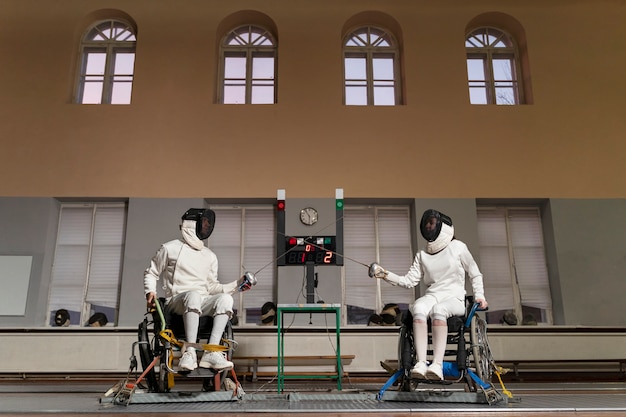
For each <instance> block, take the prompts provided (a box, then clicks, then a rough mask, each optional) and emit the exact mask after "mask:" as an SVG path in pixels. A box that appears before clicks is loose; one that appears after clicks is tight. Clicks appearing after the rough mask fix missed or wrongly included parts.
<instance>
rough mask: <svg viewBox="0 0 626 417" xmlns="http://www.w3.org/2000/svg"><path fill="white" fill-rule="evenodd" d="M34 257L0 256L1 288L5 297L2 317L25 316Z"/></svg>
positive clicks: (0, 304)
mask: <svg viewBox="0 0 626 417" xmlns="http://www.w3.org/2000/svg"><path fill="white" fill-rule="evenodd" d="M32 263H33V257H32V256H0V288H2V292H3V293H4V295H5V296H3V297H2V300H3V301H2V302H1V303H0V316H23V315H24V314H26V299H27V297H28V284H29V283H30V268H31V265H32Z"/></svg>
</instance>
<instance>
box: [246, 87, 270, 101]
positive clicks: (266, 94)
mask: <svg viewBox="0 0 626 417" xmlns="http://www.w3.org/2000/svg"><path fill="white" fill-rule="evenodd" d="M251 103H252V104H272V103H274V86H273V85H268V86H258V85H255V86H253V87H252V98H251Z"/></svg>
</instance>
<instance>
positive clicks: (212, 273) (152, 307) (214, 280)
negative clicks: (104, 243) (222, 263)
mask: <svg viewBox="0 0 626 417" xmlns="http://www.w3.org/2000/svg"><path fill="white" fill-rule="evenodd" d="M214 227H215V212H213V211H212V210H210V209H197V208H191V209H189V210H187V211H186V212H185V213H184V214H183V216H182V225H181V232H182V238H180V239H175V240H171V241H169V242H166V243H164V244H162V245H161V247H160V248H159V249H158V251H157V252H156V254H155V255H154V257H153V258H152V259H151V261H150V265H149V267H148V268H147V269H146V270H145V272H144V292H145V296H146V303H147V307H148V310H149V311H151V312H152V315H153V317H154V318H155V319H154V328H155V329H154V330H155V336H154V339H155V340H154V342H153V343H152V345H151V344H150V343H149V342H147V341H146V340H145V339H147V338H148V336H147V334H146V333H147V330H146V329H145V327H146V325H145V324H144V325H143V329H142V325H141V324H140V329H139V338H140V343H141V342H142V341H141V339H144V343H143V344H142V345H140V353H141V354H142V358H141V359H142V364H143V365H144V369H145V368H146V364H145V363H144V362H146V361H147V359H150V358H152V357H153V356H156V355H161V356H162V357H161V360H162V362H164V363H162V368H161V369H162V370H163V371H165V372H162V373H167V371H169V372H170V373H177V374H181V375H186V374H191V373H197V372H196V371H201V370H203V369H206V370H207V371H208V372H209V373H208V374H207V373H204V375H205V376H206V375H213V374H216V373H220V372H224V371H228V370H232V369H233V363H232V362H231V361H230V360H229V359H230V358H229V355H228V353H229V352H231V353H232V346H231V345H230V344H231V343H232V342H234V341H232V340H226V338H225V335H226V337H228V336H230V337H231V338H232V328H231V325H230V318H231V317H232V314H233V302H234V300H233V296H232V294H234V293H235V292H237V291H247V290H248V289H250V288H251V287H252V286H253V285H255V284H256V278H255V276H254V275H253V274H251V273H249V272H246V273H245V274H244V275H243V276H242V277H241V278H239V279H237V280H234V281H232V282H229V283H226V284H222V283H221V282H220V281H219V280H218V275H217V271H218V260H217V257H216V255H215V253H213V252H212V251H211V250H210V249H209V248H208V247H207V246H206V245H205V243H204V241H205V240H206V239H208V238H209V236H210V235H211V233H212V232H213V229H214ZM159 279H162V281H163V284H162V288H163V290H164V291H165V298H164V299H162V300H161V301H159V300H158V299H157V295H156V294H157V281H158V280H159ZM172 319H173V320H174V321H176V319H178V321H179V323H178V327H179V331H180V325H181V324H182V327H183V328H184V329H182V332H183V335H181V336H182V337H181V340H183V343H182V346H179V348H180V353H181V356H180V357H179V358H178V363H177V366H175V365H174V363H173V356H172V355H171V354H170V350H169V348H171V347H172V346H170V345H171V344H172V343H174V344H180V341H179V340H178V338H177V336H176V335H175V333H174V332H175V330H172V331H169V330H168V329H167V328H169V327H172V326H174V327H176V326H175V323H172V322H171V321H172ZM207 319H208V320H207ZM145 322H146V320H144V323H145ZM180 322H182V323H180ZM207 322H209V323H208V329H207V328H206V327H207ZM211 322H212V323H211ZM201 324H202V326H201ZM202 327H204V328H202ZM199 329H200V333H201V334H200V336H204V335H203V334H202V333H203V332H204V331H208V332H210V333H209V335H208V342H207V344H200V343H198V336H199ZM146 342H147V343H146ZM224 345H226V346H224ZM199 352H201V356H200V358H198V357H199V355H198V353H199ZM145 356H147V357H146V358H144V357H145ZM198 359H200V360H199V361H198ZM200 375H203V374H202V373H200ZM150 377H152V379H153V380H154V378H155V376H154V374H152V375H148V378H147V379H148V382H149V385H153V384H155V382H154V381H153V383H150V379H151V378H150ZM158 385H159V387H160V388H157V389H155V390H158V391H163V390H167V387H168V384H167V382H165V383H163V381H161V383H160V384H158ZM216 389H217V388H216Z"/></svg>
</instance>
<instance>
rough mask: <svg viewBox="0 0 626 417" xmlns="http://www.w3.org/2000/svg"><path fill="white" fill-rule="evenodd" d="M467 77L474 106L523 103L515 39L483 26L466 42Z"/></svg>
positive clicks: (473, 32)
mask: <svg viewBox="0 0 626 417" xmlns="http://www.w3.org/2000/svg"><path fill="white" fill-rule="evenodd" d="M465 48H466V50H467V78H468V83H469V95H470V103H472V104H504V105H506V104H508V105H512V104H521V103H522V102H523V99H522V97H521V93H522V91H523V90H522V88H521V85H520V83H521V77H520V74H521V71H520V66H519V59H518V52H517V46H516V44H515V41H514V39H513V37H512V36H510V35H509V34H507V33H506V32H504V31H501V30H499V29H494V28H491V27H483V28H479V29H476V30H474V31H472V32H471V33H470V34H469V35H468V36H467V38H466V39H465Z"/></svg>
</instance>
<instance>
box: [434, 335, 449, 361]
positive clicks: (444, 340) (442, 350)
mask: <svg viewBox="0 0 626 417" xmlns="http://www.w3.org/2000/svg"><path fill="white" fill-rule="evenodd" d="M447 345H448V326H433V361H435V362H439V363H443V357H444V356H445V354H446V346H447Z"/></svg>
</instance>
